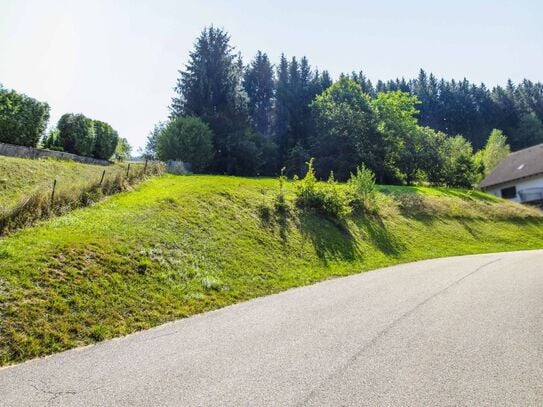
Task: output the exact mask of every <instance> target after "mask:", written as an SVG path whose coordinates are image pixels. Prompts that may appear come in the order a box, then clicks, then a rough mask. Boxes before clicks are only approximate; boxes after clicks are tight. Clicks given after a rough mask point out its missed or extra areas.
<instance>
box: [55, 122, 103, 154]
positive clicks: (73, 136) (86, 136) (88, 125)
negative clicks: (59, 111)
mask: <svg viewBox="0 0 543 407" xmlns="http://www.w3.org/2000/svg"><path fill="white" fill-rule="evenodd" d="M57 128H58V130H59V135H58V139H59V143H60V145H61V146H62V148H63V149H64V151H66V152H68V153H72V154H78V155H84V156H87V157H92V156H93V152H94V145H95V134H94V125H93V121H92V120H91V119H89V118H88V117H85V116H84V115H82V114H73V113H65V114H63V115H62V116H61V118H60V120H59V121H58V124H57Z"/></svg>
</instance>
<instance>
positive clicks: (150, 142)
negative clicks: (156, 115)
mask: <svg viewBox="0 0 543 407" xmlns="http://www.w3.org/2000/svg"><path fill="white" fill-rule="evenodd" d="M166 125H167V123H166V122H158V123H157V124H156V125H155V127H154V128H153V130H152V131H151V132H150V133H149V136H148V137H147V142H146V143H145V147H144V150H143V157H144V158H147V159H150V160H154V159H156V158H157V143H158V137H159V136H160V134H161V133H162V131H163V130H164V128H165V127H166Z"/></svg>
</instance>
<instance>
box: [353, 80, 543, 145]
mask: <svg viewBox="0 0 543 407" xmlns="http://www.w3.org/2000/svg"><path fill="white" fill-rule="evenodd" d="M349 77H350V78H351V79H353V80H354V81H356V82H357V83H359V84H360V85H361V86H362V89H363V90H364V92H366V93H368V94H369V95H371V96H372V97H375V96H376V95H377V94H378V93H379V92H390V91H396V90H400V91H402V92H408V93H410V94H411V95H414V96H417V98H418V100H419V101H420V105H419V107H418V108H419V110H420V113H419V114H418V116H417V117H418V119H419V123H420V124H421V125H423V126H428V127H431V128H433V129H436V130H439V131H443V132H445V133H447V134H462V135H463V136H465V137H466V138H467V139H468V140H469V141H470V142H471V143H472V145H473V147H474V148H475V149H480V148H481V147H482V146H483V145H484V144H485V142H486V138H487V136H488V134H489V132H490V131H491V130H492V129H501V130H503V131H504V132H505V134H507V136H508V142H509V143H510V145H511V148H512V149H513V150H514V151H515V150H519V149H523V148H526V147H530V146H532V145H535V144H539V143H543V125H542V122H543V84H542V83H540V82H537V83H534V82H532V81H529V80H527V79H524V80H523V81H522V82H521V83H519V84H518V85H515V84H513V82H512V81H511V80H509V81H507V85H506V86H505V87H502V86H495V87H493V88H492V89H489V88H488V87H487V86H486V85H485V84H484V83H481V84H480V85H477V84H474V83H471V82H469V81H468V80H467V79H463V80H461V81H455V80H451V81H447V80H445V79H438V78H436V77H435V76H434V75H433V74H429V75H428V74H427V73H426V72H425V71H424V70H421V71H420V73H419V76H418V78H416V79H411V80H405V79H404V78H401V79H396V80H390V81H387V82H383V81H381V80H379V81H377V83H376V84H375V86H374V85H373V84H372V82H371V81H370V80H369V79H367V78H366V77H365V76H364V74H363V73H362V72H360V73H352V74H351V75H349Z"/></svg>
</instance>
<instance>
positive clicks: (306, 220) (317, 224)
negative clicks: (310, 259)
mask: <svg viewBox="0 0 543 407" xmlns="http://www.w3.org/2000/svg"><path fill="white" fill-rule="evenodd" d="M299 220H300V224H299V227H300V230H301V233H302V236H303V238H304V240H306V241H307V240H309V241H310V242H311V244H312V245H313V247H314V248H315V252H316V253H317V256H319V258H320V259H321V260H323V261H324V262H325V264H326V263H328V261H330V260H345V261H353V260H356V258H357V257H360V255H361V254H362V253H361V251H360V249H359V248H358V245H357V241H356V238H355V236H353V234H352V233H351V231H350V229H349V227H348V225H347V224H346V223H345V221H343V220H339V219H332V218H329V217H324V216H322V215H318V214H316V213H314V212H313V211H311V210H301V211H300V214H299Z"/></svg>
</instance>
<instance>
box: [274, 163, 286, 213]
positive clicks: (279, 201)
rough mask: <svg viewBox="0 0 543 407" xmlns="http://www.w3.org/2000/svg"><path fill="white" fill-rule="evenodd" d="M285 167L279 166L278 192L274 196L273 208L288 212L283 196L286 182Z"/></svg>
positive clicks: (280, 211)
mask: <svg viewBox="0 0 543 407" xmlns="http://www.w3.org/2000/svg"><path fill="white" fill-rule="evenodd" d="M285 170H286V168H285V167H283V168H281V174H280V175H279V192H278V193H277V195H276V197H275V203H274V206H275V210H276V211H278V212H279V213H287V212H288V204H287V200H286V198H285V184H286V182H287V180H288V179H287V176H286V175H285Z"/></svg>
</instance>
